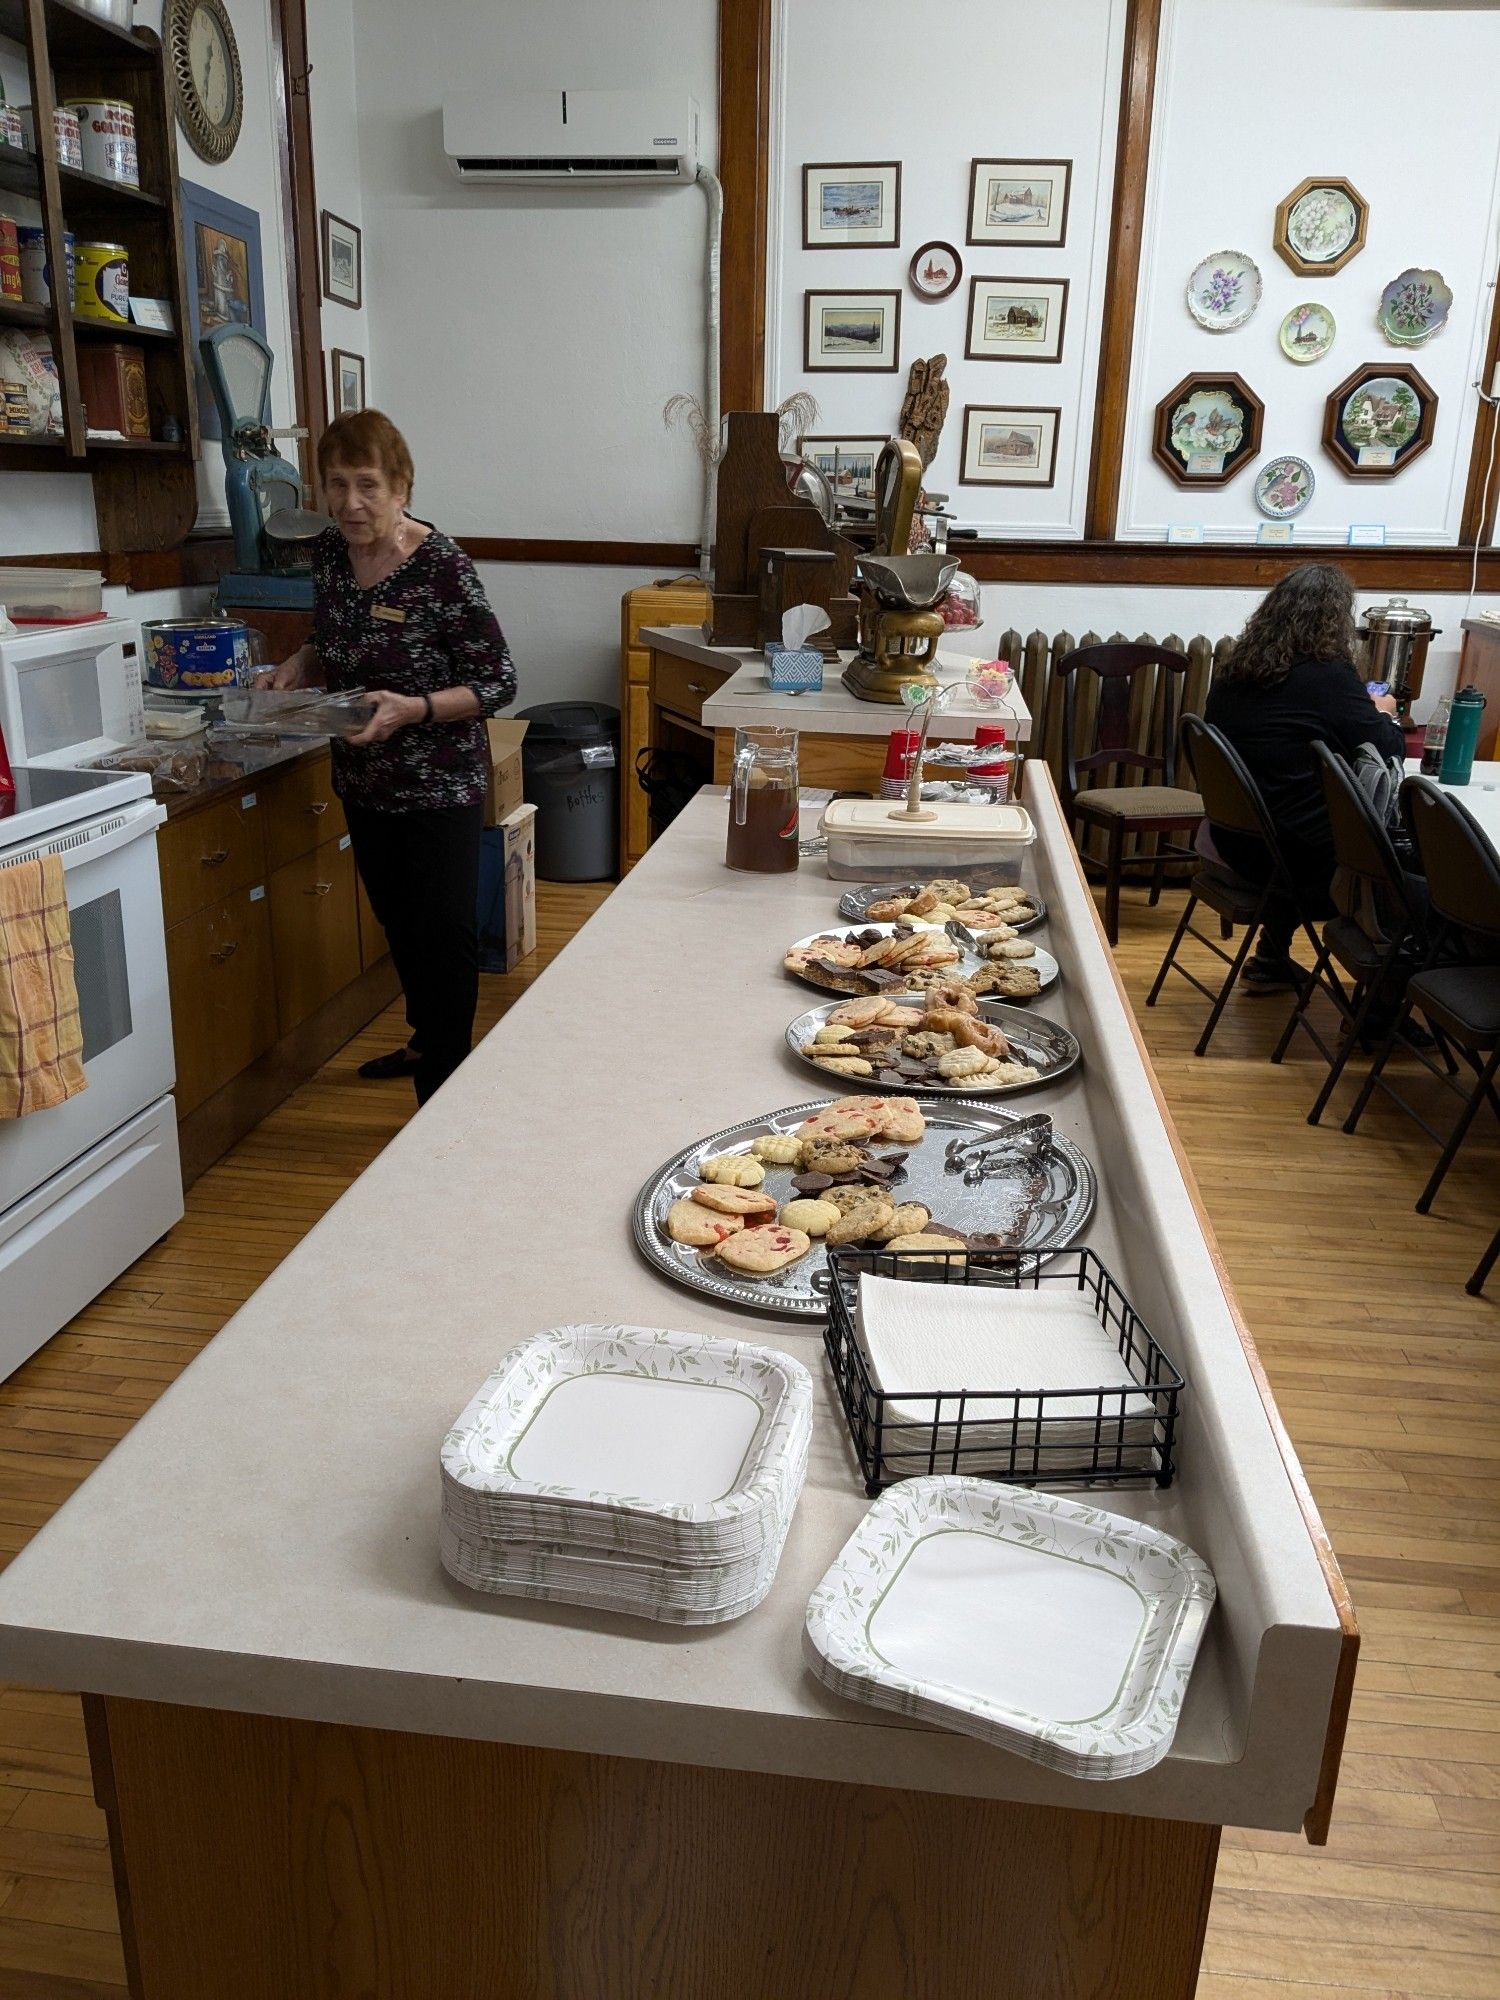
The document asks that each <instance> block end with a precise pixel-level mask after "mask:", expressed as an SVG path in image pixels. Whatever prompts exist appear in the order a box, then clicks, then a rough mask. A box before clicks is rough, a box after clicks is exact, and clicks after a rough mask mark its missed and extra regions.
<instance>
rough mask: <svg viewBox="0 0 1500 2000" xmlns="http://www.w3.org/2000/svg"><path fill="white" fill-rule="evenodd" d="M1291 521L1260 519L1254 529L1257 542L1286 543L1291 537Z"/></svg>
mask: <svg viewBox="0 0 1500 2000" xmlns="http://www.w3.org/2000/svg"><path fill="white" fill-rule="evenodd" d="M1292 527H1293V523H1292V522H1290V521H1262V522H1261V524H1260V526H1259V527H1258V528H1257V529H1256V531H1255V539H1256V541H1258V542H1279V543H1283V544H1284V543H1286V542H1289V541H1290V540H1291V539H1292Z"/></svg>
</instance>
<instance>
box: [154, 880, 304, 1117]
mask: <svg viewBox="0 0 1500 2000" xmlns="http://www.w3.org/2000/svg"><path fill="white" fill-rule="evenodd" d="M167 979H168V983H169V985H170V988H171V993H172V1041H173V1046H174V1048H175V1051H176V1055H177V1115H178V1117H179V1118H185V1117H186V1116H187V1114H188V1113H189V1112H190V1111H193V1110H196V1108H197V1107H198V1106H199V1105H200V1104H202V1103H203V1102H204V1100H205V1099H206V1098H209V1097H212V1095H213V1094H214V1092H215V1091H216V1090H218V1089H219V1088H220V1087H221V1086H222V1085H224V1084H226V1083H228V1082H229V1080H230V1078H231V1077H235V1076H238V1075H239V1073H240V1071H241V1070H242V1069H244V1068H245V1067H246V1066H247V1064H249V1063H252V1062H254V1061H255V1059H256V1057H257V1056H261V1055H264V1054H265V1052H266V1050H267V1049H268V1048H270V1046H271V1044H272V1043H273V1042H274V1041H275V1040H276V1034H277V1026H276V987H275V983H274V981H273V979H272V976H271V914H270V905H269V902H268V900H267V897H266V892H265V890H264V888H263V887H261V886H260V885H258V884H257V885H255V886H254V887H252V888H248V889H242V890H239V891H237V892H236V893H235V894H234V895H232V896H227V897H225V898H224V899H223V900H222V901H220V902H217V903H212V904H210V905H209V906H208V907H207V908H206V909H201V910H199V911H197V912H196V914H195V915H193V916H191V917H189V918H187V919H186V920H185V921H184V922H182V923H178V924H174V925H173V926H172V928H171V929H170V930H169V931H168V932H167Z"/></svg>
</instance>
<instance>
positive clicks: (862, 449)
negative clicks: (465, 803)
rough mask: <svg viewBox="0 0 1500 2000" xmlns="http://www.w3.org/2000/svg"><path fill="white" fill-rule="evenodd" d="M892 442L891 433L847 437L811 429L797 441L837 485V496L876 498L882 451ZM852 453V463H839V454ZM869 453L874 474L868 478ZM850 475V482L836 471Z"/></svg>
mask: <svg viewBox="0 0 1500 2000" xmlns="http://www.w3.org/2000/svg"><path fill="white" fill-rule="evenodd" d="M889 443H890V438H889V436H881V437H845V436H842V435H840V436H837V437H835V436H833V435H832V434H830V433H823V432H818V433H814V432H812V431H808V432H807V433H806V434H805V435H804V436H802V437H800V438H799V439H798V440H797V450H798V453H799V454H800V456H801V457H803V458H805V459H806V460H807V462H808V464H809V465H815V466H816V467H817V469H818V470H819V471H820V472H821V473H822V474H823V477H824V478H825V479H826V480H827V481H828V483H829V485H830V486H831V487H832V488H833V492H834V497H835V499H840V498H846V499H852V500H873V499H874V497H875V468H876V466H877V465H878V464H879V462H880V454H881V453H882V452H883V451H884V450H885V448H886V446H887V444H889ZM836 454H837V455H840V456H843V455H846V454H847V455H848V456H849V457H850V458H851V460H852V463H851V464H849V465H846V466H844V467H842V468H837V466H836V456H835V455H836ZM866 456H868V458H869V461H870V474H869V479H868V481H865V480H864V478H863V477H862V467H863V463H864V460H865V458H866ZM836 469H839V470H841V473H842V474H846V475H848V479H847V483H846V482H845V480H844V479H843V478H842V477H841V478H839V479H836V478H835V477H834V474H835V470H836Z"/></svg>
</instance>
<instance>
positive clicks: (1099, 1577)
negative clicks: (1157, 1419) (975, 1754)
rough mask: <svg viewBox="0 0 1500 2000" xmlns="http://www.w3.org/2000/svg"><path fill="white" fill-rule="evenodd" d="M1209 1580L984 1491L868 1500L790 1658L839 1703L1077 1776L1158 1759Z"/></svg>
mask: <svg viewBox="0 0 1500 2000" xmlns="http://www.w3.org/2000/svg"><path fill="white" fill-rule="evenodd" d="M1213 1601H1214V1580H1213V1577H1212V1575H1211V1574H1210V1572H1209V1569H1208V1567H1207V1565H1206V1564H1205V1563H1204V1562H1203V1560H1202V1558H1201V1557H1199V1556H1197V1555H1195V1554H1194V1553H1193V1551H1192V1550H1191V1549H1190V1548H1188V1547H1187V1546H1186V1545H1185V1544H1184V1543H1182V1542H1179V1541H1174V1540H1173V1538H1172V1537H1171V1536H1170V1535H1164V1534H1161V1533H1159V1532H1158V1531H1157V1530H1156V1529H1154V1528H1146V1527H1142V1526H1141V1525H1140V1524H1139V1523H1138V1522H1135V1521H1129V1520H1125V1519H1123V1518H1122V1517H1121V1516H1119V1515H1117V1514H1105V1513H1102V1512H1101V1511H1100V1510H1099V1509H1098V1508H1097V1507H1089V1506H1086V1505H1084V1504H1082V1503H1081V1502H1079V1501H1076V1500H1065V1499H1062V1498H1060V1497H1058V1496H1055V1495H1053V1494H1048V1493H1035V1492H1031V1491H1028V1490H1024V1489H1022V1488H1020V1487H1015V1486H999V1485H996V1484H994V1483H993V1482H991V1481H989V1480H982V1479H962V1478H936V1479H908V1480H905V1481H903V1482H902V1483H901V1484H900V1485H899V1486H895V1487H893V1488H892V1489H891V1490H890V1491H889V1492H888V1493H883V1494H882V1495H881V1496H880V1498H879V1499H878V1500H877V1501H876V1502H875V1504H874V1506H873V1507H872V1508H871V1509H870V1511H869V1513H868V1514H866V1516H865V1518H864V1520H863V1521H862V1522H861V1523H860V1525H859V1527H858V1528H857V1529H856V1530H855V1532H854V1534H853V1536H852V1537H851V1538H850V1540H849V1541H848V1542H847V1543H846V1544H845V1546H844V1548H843V1550H842V1551H841V1553H840V1554H839V1557H838V1559H837V1561H836V1562H835V1563H834V1565H833V1567H832V1569H830V1570H829V1572H828V1574H827V1575H826V1576H825V1577H824V1578H823V1581H822V1582H821V1583H820V1584H819V1585H818V1587H817V1589H816V1590H815V1591H814V1592H813V1594H812V1597H811V1598H810V1599H809V1601H808V1606H807V1622H806V1625H805V1627H804V1631H803V1652H804V1654H805V1656H806V1658H807V1662H808V1665H809V1666H810V1667H811V1669H812V1671H813V1673H814V1674H815V1675H816V1676H817V1678H818V1679H819V1680H820V1681H821V1682H822V1683H823V1685H824V1686H825V1687H827V1688H831V1689H832V1690H833V1692H834V1693H835V1694H839V1695H843V1696H845V1697H846V1698H847V1699H848V1700H850V1701H860V1702H867V1703H871V1704H873V1705H874V1706H875V1707H877V1708H888V1709H892V1710H894V1711H895V1712H896V1713H897V1714H898V1715H909V1716H915V1717H917V1718H918V1719H919V1720H921V1721H924V1722H931V1723H935V1724H937V1725H938V1727H939V1728H943V1729H956V1730H960V1731H962V1732H963V1733H964V1734H965V1735H969V1736H978V1737H982V1738H983V1739H984V1741H985V1742H987V1743H994V1744H997V1745H999V1747H1000V1748H1002V1749H1005V1750H1013V1751H1015V1752H1016V1754H1017V1755H1018V1756H1021V1757H1029V1758H1030V1759H1031V1760H1032V1761H1033V1762H1034V1763H1037V1764H1044V1765H1046V1766H1047V1767H1048V1769H1050V1770H1054V1771H1062V1772H1064V1773H1066V1774H1067V1775H1068V1776H1070V1777H1075V1778H1128V1777H1133V1776H1135V1775H1136V1774H1137V1773H1138V1772H1141V1771H1146V1770H1149V1769H1150V1768H1151V1766H1152V1765H1153V1764H1156V1763H1159V1762H1160V1761H1161V1759H1162V1758H1163V1757H1164V1756H1165V1755H1166V1754H1167V1751H1168V1750H1169V1749H1170V1747H1171V1743H1172V1738H1173V1736H1174V1734H1175V1733H1176V1729H1177V1718H1178V1716H1179V1714H1180V1713H1181V1710H1182V1699H1183V1694H1184V1691H1185V1690H1186V1687H1187V1681H1188V1676H1189V1674H1190V1673H1191V1672H1192V1670H1193V1661H1194V1658H1195V1657H1196V1655H1197V1651H1198V1642H1199V1640H1200V1638H1201V1637H1202V1634H1203V1627H1204V1623H1205V1621H1206V1620H1207V1618H1208V1614H1209V1612H1210V1611H1211V1610H1212V1608H1213Z"/></svg>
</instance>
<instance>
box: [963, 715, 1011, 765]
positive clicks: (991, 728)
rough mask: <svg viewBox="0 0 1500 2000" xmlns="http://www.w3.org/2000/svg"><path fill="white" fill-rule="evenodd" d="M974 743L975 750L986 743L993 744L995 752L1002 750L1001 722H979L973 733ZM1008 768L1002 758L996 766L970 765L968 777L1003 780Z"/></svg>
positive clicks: (1002, 731) (1002, 729)
mask: <svg viewBox="0 0 1500 2000" xmlns="http://www.w3.org/2000/svg"><path fill="white" fill-rule="evenodd" d="M974 743H975V746H976V748H981V747H983V745H984V744H986V743H993V744H994V745H995V747H996V749H997V750H1003V749H1004V748H1005V724H1004V723H1003V722H981V723H980V725H979V727H978V728H977V729H976V730H975V731H974ZM1008 768H1009V766H1008V765H1007V763H1006V761H1005V760H1004V759H1003V758H1002V759H1001V761H1000V762H999V763H998V764H971V765H970V766H969V776H970V777H971V778H1003V777H1004V776H1005V773H1006V771H1007V769H1008Z"/></svg>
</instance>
